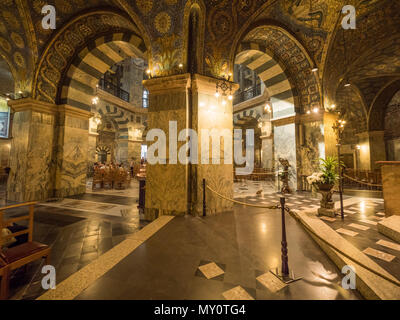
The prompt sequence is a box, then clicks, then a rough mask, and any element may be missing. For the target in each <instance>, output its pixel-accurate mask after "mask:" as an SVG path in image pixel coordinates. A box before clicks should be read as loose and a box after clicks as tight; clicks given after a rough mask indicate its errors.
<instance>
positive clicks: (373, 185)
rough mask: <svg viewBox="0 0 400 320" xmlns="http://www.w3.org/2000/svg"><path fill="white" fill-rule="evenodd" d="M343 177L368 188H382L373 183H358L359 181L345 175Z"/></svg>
mask: <svg viewBox="0 0 400 320" xmlns="http://www.w3.org/2000/svg"><path fill="white" fill-rule="evenodd" d="M343 177H345V178H347V179H349V180H352V181H354V182H357V183H359V184H364V185H367V186H370V187H381V188H382V187H383V186H382V185H381V184H373V183H368V182H364V181H360V180H357V179H354V178H352V177H350V176H348V175H347V174H343Z"/></svg>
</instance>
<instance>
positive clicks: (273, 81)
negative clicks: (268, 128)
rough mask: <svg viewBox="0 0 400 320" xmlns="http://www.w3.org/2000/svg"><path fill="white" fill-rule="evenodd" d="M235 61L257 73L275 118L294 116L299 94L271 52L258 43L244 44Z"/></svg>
mask: <svg viewBox="0 0 400 320" xmlns="http://www.w3.org/2000/svg"><path fill="white" fill-rule="evenodd" d="M239 52H240V53H239V54H238V55H237V58H236V60H235V63H236V64H241V65H244V66H246V67H247V68H249V69H251V70H253V71H255V72H256V74H257V75H258V76H259V78H260V79H261V81H263V82H264V84H265V86H266V90H267V92H268V95H269V96H270V99H271V104H272V109H273V115H274V117H276V118H277V117H281V116H284V115H285V113H287V115H289V114H293V113H294V112H295V109H296V108H295V105H296V104H297V101H296V100H297V92H296V91H295V89H294V88H293V85H292V84H291V81H289V79H288V77H287V76H286V74H285V70H284V69H283V68H282V66H281V65H280V64H279V62H277V61H276V60H275V59H274V58H273V57H272V56H271V54H270V52H269V50H268V49H267V48H265V47H263V46H261V45H259V44H258V43H243V44H241V45H240V47H239Z"/></svg>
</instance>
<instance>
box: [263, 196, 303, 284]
mask: <svg viewBox="0 0 400 320" xmlns="http://www.w3.org/2000/svg"><path fill="white" fill-rule="evenodd" d="M280 203H281V206H280V208H281V215H282V242H281V246H282V247H281V253H282V255H281V257H282V267H281V272H279V270H278V268H276V269H273V270H270V272H271V273H272V274H273V275H275V276H276V277H277V278H278V279H279V280H281V281H282V282H283V283H286V284H289V283H292V282H295V281H298V280H301V278H295V275H294V272H293V270H292V276H290V273H289V258H288V248H287V247H288V244H287V239H286V219H285V211H286V209H285V203H286V199H285V197H281V198H280Z"/></svg>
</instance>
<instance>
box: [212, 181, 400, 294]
mask: <svg viewBox="0 0 400 320" xmlns="http://www.w3.org/2000/svg"><path fill="white" fill-rule="evenodd" d="M206 188H207V189H208V190H209V191H210V192H212V193H213V194H215V195H216V196H218V197H220V198H221V199H224V200H226V201H230V202H232V203H235V204H238V205H242V206H247V207H250V208H261V209H274V210H275V209H282V214H284V212H285V211H286V212H288V213H289V214H291V215H292V216H294V217H295V218H297V217H296V213H295V212H294V211H293V210H291V209H290V208H289V207H287V206H285V205H276V206H265V205H263V206H262V205H255V204H251V203H246V202H242V201H237V200H234V199H230V198H228V197H226V196H224V195H222V194H221V193H219V192H217V191H215V190H214V189H212V188H210V187H209V186H206ZM285 202H286V200H285ZM303 227H304V228H305V229H306V230H307V231H308V232H309V233H311V235H312V236H313V237H316V238H317V239H318V240H320V241H321V242H322V243H324V244H325V245H327V246H329V247H330V248H331V249H333V250H335V251H337V252H338V253H339V254H341V255H343V256H344V257H345V258H347V259H349V260H350V261H352V262H353V263H355V264H356V265H358V266H360V267H362V268H364V269H366V270H367V271H369V272H371V273H372V274H374V275H375V276H377V277H379V278H382V279H384V280H386V281H388V282H390V283H391V284H393V285H395V286H397V287H400V281H398V280H397V279H395V278H390V277H388V276H386V275H384V274H381V273H379V272H377V271H376V270H374V269H372V268H371V267H369V266H367V265H365V264H364V263H362V262H360V261H358V260H356V259H354V257H352V256H351V255H349V254H347V253H346V252H343V251H342V250H341V249H339V248H338V247H337V246H335V245H334V244H332V243H331V242H329V241H328V240H326V239H324V238H322V237H321V236H320V235H318V234H317V233H315V231H314V230H313V229H312V228H310V227H309V226H308V225H307V224H303ZM282 228H283V226H282ZM285 229H286V223H285ZM282 230H283V229H282ZM285 235H286V230H285ZM286 247H287V242H286ZM288 269H289V268H288ZM270 272H271V273H273V274H274V275H275V276H277V277H278V278H279V279H281V280H282V279H283V278H282V272H279V269H278V268H276V269H275V270H270ZM291 273H292V277H291V278H290V277H285V280H282V281H284V282H285V283H290V282H293V281H297V280H301V278H295V276H294V272H293V269H292V272H291Z"/></svg>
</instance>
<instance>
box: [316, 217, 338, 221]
mask: <svg viewBox="0 0 400 320" xmlns="http://www.w3.org/2000/svg"><path fill="white" fill-rule="evenodd" d="M319 218H320V219H321V220H325V221H328V222H334V221H336V219H335V218H330V217H319Z"/></svg>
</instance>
